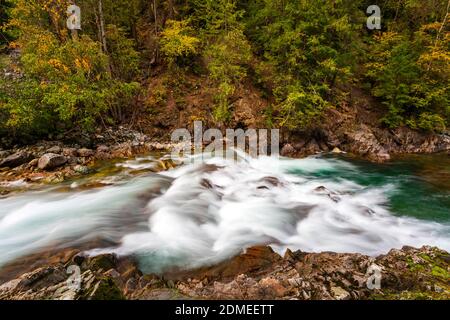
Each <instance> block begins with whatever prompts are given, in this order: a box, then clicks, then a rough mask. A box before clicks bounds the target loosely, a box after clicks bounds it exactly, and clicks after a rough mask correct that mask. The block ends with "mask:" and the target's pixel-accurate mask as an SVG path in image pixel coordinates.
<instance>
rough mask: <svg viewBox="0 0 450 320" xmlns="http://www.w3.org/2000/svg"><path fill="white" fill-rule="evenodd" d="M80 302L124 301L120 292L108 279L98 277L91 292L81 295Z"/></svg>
mask: <svg viewBox="0 0 450 320" xmlns="http://www.w3.org/2000/svg"><path fill="white" fill-rule="evenodd" d="M81 298H82V300H125V299H126V298H125V296H124V295H123V293H122V290H120V288H119V287H118V286H117V284H116V282H115V281H114V280H113V279H111V278H108V277H100V278H99V279H98V282H96V283H95V285H94V286H93V288H92V289H91V290H88V291H87V292H85V293H84V294H83V295H82V297H81Z"/></svg>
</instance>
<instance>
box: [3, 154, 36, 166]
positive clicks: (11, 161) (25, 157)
mask: <svg viewBox="0 0 450 320" xmlns="http://www.w3.org/2000/svg"><path fill="white" fill-rule="evenodd" d="M31 160H33V157H32V156H31V155H30V154H29V153H28V152H25V151H20V152H17V153H14V154H13V155H10V156H9V157H6V158H5V159H3V160H2V161H1V162H0V168H4V167H8V168H16V167H18V166H21V165H23V164H25V163H28V162H30V161H31Z"/></svg>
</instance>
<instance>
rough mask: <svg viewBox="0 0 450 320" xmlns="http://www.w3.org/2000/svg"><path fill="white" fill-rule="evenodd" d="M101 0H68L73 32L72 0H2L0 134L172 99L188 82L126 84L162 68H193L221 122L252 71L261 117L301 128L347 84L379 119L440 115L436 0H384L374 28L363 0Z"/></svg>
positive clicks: (98, 119) (446, 41) (448, 117)
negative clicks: (7, 58)
mask: <svg viewBox="0 0 450 320" xmlns="http://www.w3.org/2000/svg"><path fill="white" fill-rule="evenodd" d="M101 2H102V4H103V14H102V15H100V12H99V0H79V1H77V4H78V5H79V6H80V7H81V10H82V30H80V31H79V32H78V38H77V37H76V36H74V35H72V34H71V33H70V32H69V31H68V30H67V28H66V26H65V20H66V8H67V5H68V4H69V3H71V1H70V0H33V1H27V0H0V8H1V10H0V21H1V22H0V23H1V32H2V34H1V35H0V48H2V46H4V45H5V44H6V43H10V41H11V40H12V39H14V38H16V39H14V40H16V41H14V42H12V43H10V44H11V47H16V46H17V47H18V48H19V49H20V52H21V58H20V62H19V63H17V61H13V64H12V65H14V69H17V68H20V70H18V71H20V74H23V77H18V78H15V79H16V80H13V81H11V80H7V81H6V80H5V79H3V80H1V79H0V85H1V86H2V90H0V132H1V133H2V134H3V133H4V132H7V133H8V134H15V135H19V134H21V133H29V134H32V135H40V134H47V133H49V132H53V131H55V130H65V129H70V128H73V127H78V126H82V127H84V128H86V129H89V128H94V127H95V126H96V125H98V124H99V123H103V122H106V123H117V122H120V121H124V120H126V119H127V115H129V114H131V113H134V111H136V110H133V108H132V102H133V101H142V103H143V104H144V107H145V106H146V107H148V108H147V109H152V110H153V109H156V107H161V106H162V105H164V103H165V102H166V100H167V99H169V97H175V98H174V99H175V100H176V101H178V103H179V104H181V101H183V99H182V97H183V95H184V94H185V92H180V91H182V90H187V89H186V87H184V86H181V87H179V88H177V86H170V85H169V86H167V87H166V88H164V90H159V88H158V86H157V84H158V83H160V81H158V79H155V81H148V83H152V84H155V87H154V88H152V90H150V91H153V92H151V93H149V95H148V96H146V97H144V99H141V96H139V95H138V93H139V92H140V91H139V84H138V83H137V82H143V83H147V80H149V77H150V75H151V76H153V75H155V74H156V75H157V74H158V73H160V72H165V74H163V75H162V76H161V77H170V78H171V81H172V82H174V83H176V82H177V81H179V80H180V79H182V78H183V79H189V76H191V75H192V73H195V76H201V77H204V78H205V87H207V88H208V89H212V90H213V92H214V104H215V105H214V110H213V117H214V119H215V120H216V121H217V122H220V123H226V122H228V121H230V120H231V119H232V111H233V110H232V100H233V96H236V95H237V92H238V90H239V89H240V88H241V86H242V84H243V83H244V82H247V81H248V80H252V81H253V83H255V84H257V86H258V87H259V88H260V89H262V90H263V91H264V93H263V94H264V95H265V97H266V98H267V99H268V100H269V101H270V102H271V107H270V110H269V109H268V110H267V112H266V113H265V114H266V118H267V119H266V120H267V122H268V123H270V125H271V126H272V125H273V126H283V127H286V128H288V129H289V130H303V129H308V128H309V127H312V126H314V125H315V124H316V123H317V122H318V119H320V117H321V116H323V114H324V111H325V110H326V109H327V108H330V107H333V106H338V105H339V104H340V103H341V102H342V101H341V98H340V97H342V96H344V95H345V94H346V93H347V91H348V90H347V88H348V87H351V86H359V87H361V88H364V89H365V90H367V91H368V93H369V92H370V93H371V94H372V95H373V96H375V97H376V98H377V99H378V100H379V101H380V102H381V103H382V110H380V111H381V112H383V115H384V117H383V123H384V125H386V126H388V127H391V128H395V127H398V126H409V127H411V128H414V129H420V130H426V131H436V132H441V131H444V130H445V129H446V128H447V127H448V126H449V121H450V103H449V98H450V96H449V88H450V83H449V81H450V53H449V50H450V34H449V25H448V21H444V18H445V17H446V15H447V14H448V13H447V2H446V1H435V0H386V1H383V3H382V4H381V3H380V4H379V5H380V6H381V9H382V13H383V17H382V23H383V26H382V30H380V31H369V30H367V28H366V27H365V23H366V14H365V11H366V9H367V7H368V6H369V5H371V4H373V3H372V2H371V1H369V0H358V1H354V0H335V1H329V0H249V1H238V0H186V1H184V0H183V1H178V0H173V1H156V2H153V1H146V0H129V1H126V2H124V1H116V0H102V1H101ZM447 17H448V15H447ZM100 20H102V21H101V22H103V23H100ZM447 20H448V19H447ZM102 25H104V26H105V32H106V41H104V40H105V39H103V38H102V33H103V32H102V30H101V29H102ZM161 58H163V59H161ZM161 64H167V65H168V66H169V68H168V69H169V70H168V72H166V71H167V68H160V66H161ZM187 66H188V67H189V68H184V67H187ZM152 68H153V69H152ZM194 70H195V71H194ZM189 73H190V74H189ZM152 80H153V79H152ZM8 81H9V82H8ZM248 83H250V81H248ZM172 89H173V90H172Z"/></svg>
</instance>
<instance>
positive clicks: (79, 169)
mask: <svg viewBox="0 0 450 320" xmlns="http://www.w3.org/2000/svg"><path fill="white" fill-rule="evenodd" d="M73 170H74V171H75V172H76V173H79V174H89V173H90V172H91V170H90V169H89V168H88V167H87V166H82V165H77V166H75V167H74V168H73Z"/></svg>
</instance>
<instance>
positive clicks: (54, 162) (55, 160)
mask: <svg viewBox="0 0 450 320" xmlns="http://www.w3.org/2000/svg"><path fill="white" fill-rule="evenodd" d="M66 162H67V158H66V157H64V156H61V155H59V154H54V153H47V154H45V155H43V156H42V157H41V158H40V159H39V163H38V168H39V169H41V170H51V169H55V168H58V167H61V166H62V165H64V164H66Z"/></svg>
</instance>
